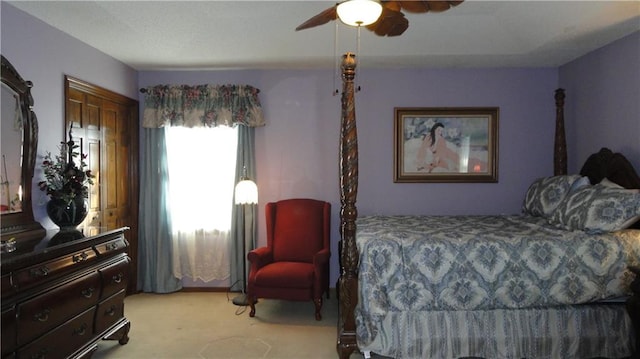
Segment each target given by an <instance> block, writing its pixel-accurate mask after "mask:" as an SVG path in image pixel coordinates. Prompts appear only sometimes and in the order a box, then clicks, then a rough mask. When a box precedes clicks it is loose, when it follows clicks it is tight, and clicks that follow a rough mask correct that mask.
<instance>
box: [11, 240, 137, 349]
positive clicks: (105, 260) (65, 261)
mask: <svg viewBox="0 0 640 359" xmlns="http://www.w3.org/2000/svg"><path fill="white" fill-rule="evenodd" d="M127 229H128V228H126V227H125V228H120V229H117V230H111V231H104V232H100V233H99V234H97V235H94V236H86V237H85V236H83V235H82V233H80V232H78V231H49V232H46V234H44V235H43V234H42V232H40V233H39V235H33V236H32V237H33V238H30V237H29V234H21V235H19V236H18V235H16V237H15V238H12V237H10V236H5V235H3V236H2V242H3V243H2V244H3V248H2V254H1V257H0V267H1V269H2V271H1V272H2V273H1V284H2V286H1V290H2V291H1V292H0V295H1V299H2V301H1V303H2V318H1V323H2V337H1V343H0V347H1V350H2V358H18V359H22V358H29V359H31V358H47V359H51V358H69V357H72V358H88V357H90V356H91V355H92V354H93V352H94V351H95V350H96V349H97V345H98V342H99V341H100V340H102V339H114V340H119V342H120V344H126V343H127V342H128V341H129V336H128V333H129V328H130V326H131V324H130V322H129V321H128V320H127V319H126V318H125V316H124V297H125V293H126V288H127V283H128V281H129V277H130V273H131V270H132V269H131V265H130V262H131V260H130V259H129V257H128V255H127V248H128V246H129V244H128V242H127V240H126V239H125V236H124V232H125V231H126V230H127ZM7 237H9V238H7ZM12 239H13V240H12Z"/></svg>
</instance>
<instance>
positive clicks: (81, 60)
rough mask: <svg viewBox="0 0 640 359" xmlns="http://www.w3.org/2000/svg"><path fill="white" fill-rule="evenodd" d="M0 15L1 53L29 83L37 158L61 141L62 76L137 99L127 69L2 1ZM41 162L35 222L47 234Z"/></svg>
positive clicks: (131, 72)
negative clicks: (34, 114)
mask: <svg viewBox="0 0 640 359" xmlns="http://www.w3.org/2000/svg"><path fill="white" fill-rule="evenodd" d="M0 13H1V16H2V19H1V20H2V21H1V22H0V24H1V26H2V28H1V30H0V33H1V36H2V39H1V41H0V45H1V50H0V51H1V52H2V55H4V57H6V58H7V59H8V60H9V61H10V62H11V63H12V64H13V66H14V67H15V68H16V70H18V72H19V73H20V74H21V75H22V77H23V78H24V79H25V80H29V81H32V82H33V88H32V90H31V93H32V95H33V99H34V112H35V113H36V116H37V117H38V123H39V125H40V130H39V134H40V138H39V143H38V155H42V154H43V153H44V152H45V151H51V152H53V153H55V152H56V151H57V148H58V145H59V144H60V141H62V140H64V132H65V130H64V76H65V75H69V76H73V77H76V78H79V79H82V80H84V81H87V82H89V83H93V84H95V85H98V86H101V87H104V88H107V89H109V90H112V91H114V92H117V93H120V94H123V95H125V96H127V97H131V98H137V96H138V91H137V85H138V75H137V73H136V71H135V70H133V69H132V68H131V67H129V66H126V65H124V64H123V63H121V62H119V61H117V60H115V59H113V58H112V57H109V56H107V55H105V54H104V53H102V52H100V51H98V50H96V49H94V48H93V47H90V46H88V45H86V44H84V43H82V42H80V41H78V40H77V39H75V38H72V37H70V36H69V35H67V34H65V33H63V32H61V31H59V30H57V29H54V28H52V27H51V26H49V25H47V24H45V23H43V22H42V21H40V20H38V19H36V18H34V17H33V16H31V15H28V14H26V13H24V12H23V11H21V10H18V9H16V8H15V7H13V6H12V5H10V4H8V3H6V2H5V1H0ZM39 162H40V160H37V163H36V172H35V175H34V181H33V184H34V186H32V191H33V192H32V193H33V208H34V216H35V219H36V220H37V221H39V222H41V223H42V225H43V226H44V227H45V228H57V227H56V225H55V224H53V223H52V222H51V221H50V220H49V218H48V217H47V214H46V211H45V203H46V201H47V198H46V196H45V195H44V192H41V191H40V190H38V188H37V186H35V184H36V183H37V182H38V181H40V178H42V171H41V170H40V167H39V165H38V163H39Z"/></svg>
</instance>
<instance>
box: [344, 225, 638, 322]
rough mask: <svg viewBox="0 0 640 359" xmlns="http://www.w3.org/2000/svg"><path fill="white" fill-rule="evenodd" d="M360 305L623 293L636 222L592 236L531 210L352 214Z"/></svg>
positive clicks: (414, 307)
mask: <svg viewBox="0 0 640 359" xmlns="http://www.w3.org/2000/svg"><path fill="white" fill-rule="evenodd" d="M356 241H357V245H358V250H359V253H360V273H359V282H360V283H359V285H360V293H359V294H360V298H366V300H360V303H359V305H360V306H361V308H360V310H362V311H364V312H366V313H368V314H369V315H384V313H386V312H388V311H405V310H410V311H422V310H475V309H505V308H535V307H549V306H557V305H567V304H580V303H588V302H594V301H599V300H605V299H611V298H616V297H620V296H624V295H626V294H627V289H626V288H628V284H629V282H630V280H631V279H632V276H631V275H630V273H629V272H628V270H627V269H626V268H627V266H628V265H630V264H634V265H637V264H638V263H639V261H640V231H620V232H616V233H612V234H601V235H590V234H586V233H585V232H582V231H573V232H571V231H566V230H561V229H557V228H555V227H553V226H551V225H548V224H547V223H546V221H545V219H543V218H539V217H531V216H384V217H381V216H370V217H361V218H359V219H358V220H357V232H356Z"/></svg>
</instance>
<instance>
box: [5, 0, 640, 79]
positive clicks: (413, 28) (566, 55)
mask: <svg viewBox="0 0 640 359" xmlns="http://www.w3.org/2000/svg"><path fill="white" fill-rule="evenodd" d="M8 2H9V3H11V4H12V5H14V6H16V7H17V8H19V9H21V10H23V11H25V12H27V13H29V14H31V15H33V16H35V17H36V18H39V19H41V20H42V21H44V22H46V23H48V24H50V25H52V26H54V27H56V28H58V29H60V30H62V31H64V32H66V33H68V34H69V35H71V36H73V37H75V38H77V39H79V40H81V41H83V42H85V43H87V44H89V45H91V46H93V47H94V48H97V49H99V50H100V51H102V52H104V53H106V54H108V55H111V56H112V57H114V58H116V59H118V60H120V61H122V62H124V63H126V64H129V65H130V66H131V67H133V68H135V69H137V70H176V69H198V70H201V69H231V68H242V69H247V68H250V69H292V68H298V69H300V68H307V69H308V68H331V67H333V66H334V65H335V59H336V58H337V57H338V56H334V55H335V54H337V55H340V54H342V53H343V52H346V51H353V52H357V48H358V46H357V43H358V41H357V30H355V29H354V28H349V27H347V26H345V25H341V26H339V27H338V30H337V36H336V26H335V25H334V22H331V23H329V24H325V25H322V26H319V27H316V28H312V29H307V30H303V31H299V32H296V31H295V30H294V29H295V28H296V26H298V25H300V24H301V23H302V22H304V21H305V20H307V19H308V18H310V17H312V16H314V15H316V14H317V13H319V12H320V11H322V10H324V9H326V8H329V7H331V6H333V5H334V4H335V1H267V0H263V1H212V0H210V1H56V0H49V1H8ZM406 16H407V18H408V19H409V29H408V30H407V31H406V32H405V33H404V34H402V35H401V36H399V37H392V38H382V37H378V36H376V35H374V34H373V33H371V32H369V31H368V30H366V29H362V31H361V35H360V51H359V55H360V56H359V58H360V63H361V65H363V66H364V67H393V68H401V67H556V66H559V65H562V64H565V63H567V62H569V61H571V60H573V59H575V58H577V57H580V56H582V55H584V54H586V53H588V52H590V51H593V50H595V49H597V48H599V47H602V46H603V45H606V44H607V43H610V42H612V41H614V40H617V39H619V38H621V37H624V36H625V35H628V34H630V33H632V32H634V31H637V30H640V1H637V0H634V1H575V0H574V1H484V0H466V1H465V2H463V3H462V4H460V5H459V6H457V7H455V8H452V9H451V10H448V11H446V12H443V13H427V14H406ZM336 38H337V44H338V45H337V46H334V42H335V41H334V39H336Z"/></svg>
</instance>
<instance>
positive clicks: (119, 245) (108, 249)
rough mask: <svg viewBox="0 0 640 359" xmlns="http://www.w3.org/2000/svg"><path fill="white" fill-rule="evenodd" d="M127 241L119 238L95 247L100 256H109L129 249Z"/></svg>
mask: <svg viewBox="0 0 640 359" xmlns="http://www.w3.org/2000/svg"><path fill="white" fill-rule="evenodd" d="M127 246H128V244H127V241H126V240H125V239H124V237H119V238H116V239H113V240H110V241H108V242H104V243H101V244H99V245H97V246H96V247H95V250H96V252H98V255H100V256H107V255H110V254H115V253H117V252H124V251H125V250H126V249H127Z"/></svg>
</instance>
